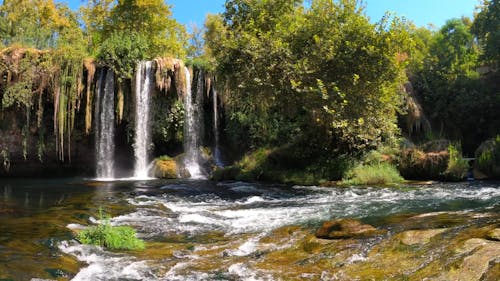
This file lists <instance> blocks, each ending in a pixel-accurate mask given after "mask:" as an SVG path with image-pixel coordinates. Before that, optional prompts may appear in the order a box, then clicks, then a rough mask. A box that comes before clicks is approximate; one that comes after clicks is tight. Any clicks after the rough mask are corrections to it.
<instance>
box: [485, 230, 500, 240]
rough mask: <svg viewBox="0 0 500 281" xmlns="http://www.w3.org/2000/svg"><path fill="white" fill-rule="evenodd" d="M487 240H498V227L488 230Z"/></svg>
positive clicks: (499, 232) (499, 235) (499, 231)
mask: <svg viewBox="0 0 500 281" xmlns="http://www.w3.org/2000/svg"><path fill="white" fill-rule="evenodd" d="M487 238H488V240H493V241H500V228H495V229H493V230H492V231H490V232H488V237H487Z"/></svg>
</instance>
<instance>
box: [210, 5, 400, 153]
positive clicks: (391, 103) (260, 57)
mask: <svg viewBox="0 0 500 281" xmlns="http://www.w3.org/2000/svg"><path fill="white" fill-rule="evenodd" d="M206 29H207V32H206V33H205V41H206V42H207V45H208V46H209V53H210V54H211V55H212V56H214V57H215V59H216V61H217V70H218V73H219V75H220V78H222V79H223V80H224V82H225V83H226V85H227V86H228V87H227V88H228V91H227V93H226V96H225V98H226V101H227V108H226V109H227V110H228V112H229V122H228V131H229V133H230V135H231V136H232V137H233V138H235V139H239V140H240V143H241V141H242V140H246V139H247V138H249V139H250V141H251V144H252V145H253V146H255V147H257V146H262V145H284V144H287V143H288V144H290V143H292V144H293V143H296V144H299V143H300V144H301V146H302V150H301V151H304V150H308V149H310V150H314V151H316V152H318V151H323V152H324V151H325V150H326V151H344V152H353V151H359V150H360V149H363V148H365V147H368V146H376V145H378V144H379V143H380V142H382V141H383V140H386V139H387V138H390V137H392V136H394V135H395V134H397V127H396V125H395V117H396V111H397V109H398V107H399V104H400V100H401V99H400V97H399V92H398V88H397V86H398V82H399V81H400V80H401V79H402V78H403V76H404V72H403V70H404V67H405V65H406V59H405V55H404V52H405V50H407V49H408V48H409V47H408V46H406V44H408V42H407V41H408V40H409V39H408V38H409V35H408V34H407V28H406V27H405V24H404V23H402V22H399V23H398V22H388V21H385V22H384V23H380V24H378V25H374V24H371V23H370V22H369V20H368V18H367V17H366V16H365V15H364V14H363V10H362V8H360V7H359V6H358V5H357V2H356V1H350V0H343V1H331V0H316V1H312V3H311V5H310V7H304V6H303V3H302V1H285V0H230V1H226V10H225V12H224V13H223V14H222V15H220V16H217V15H216V16H210V17H208V18H207V21H206ZM306 143H307V145H305V146H304V144H306Z"/></svg>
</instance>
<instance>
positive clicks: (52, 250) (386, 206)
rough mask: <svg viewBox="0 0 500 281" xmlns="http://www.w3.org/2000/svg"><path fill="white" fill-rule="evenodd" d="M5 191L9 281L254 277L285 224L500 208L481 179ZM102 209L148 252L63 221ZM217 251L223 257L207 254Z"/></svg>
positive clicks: (138, 184)
mask: <svg viewBox="0 0 500 281" xmlns="http://www.w3.org/2000/svg"><path fill="white" fill-rule="evenodd" d="M0 189H1V190H3V192H0V194H1V198H0V279H13V280H25V279H30V278H49V279H50V278H52V279H54V278H62V279H71V278H74V279H75V280H116V279H120V278H121V279H127V280H158V279H163V280H206V279H212V278H215V277H217V276H216V275H217V274H219V273H220V272H222V273H220V274H222V275H221V276H222V277H224V276H226V275H227V274H229V275H227V276H233V277H234V276H240V277H241V278H243V279H245V278H250V277H252V276H253V277H252V278H254V277H255V276H257V275H256V273H255V272H254V271H251V270H250V269H249V267H248V265H247V264H245V260H244V258H250V257H254V256H255V255H259V253H262V252H265V251H275V250H277V249H282V248H285V247H287V246H289V243H291V242H293V241H290V240H289V239H288V240H283V241H282V242H280V244H276V243H275V242H272V243H271V242H267V243H264V242H263V241H264V240H266V239H267V238H266V237H267V236H268V235H270V234H271V233H273V232H274V231H275V230H277V229H279V228H282V227H285V226H291V225H303V226H314V227H315V226H317V225H318V224H319V223H320V222H321V221H323V220H327V219H331V218H341V217H353V218H359V219H362V220H364V221H365V222H370V223H371V224H374V225H383V224H385V223H387V218H388V217H391V216H393V217H397V216H403V217H404V216H405V215H406V214H422V213H429V212H439V211H446V212H461V213H472V212H479V213H498V211H499V209H500V200H499V199H500V188H499V185H498V184H496V183H479V182H478V183H472V184H471V183H458V184H435V185H431V186H420V187H405V188H399V189H394V188H370V187H368V188H357V187H353V188H319V187H300V186H295V187H289V186H280V185H263V184H249V183H243V182H223V183H216V182H210V181H190V180H184V181H181V180H179V181H163V180H156V181H120V182H95V181H88V180H85V179H52V180H46V179H44V180H9V181H5V180H4V181H0ZM100 207H102V208H103V209H104V210H105V211H106V212H108V213H109V214H110V215H111V216H112V217H113V218H112V219H111V222H112V224H115V225H132V226H133V227H135V228H136V229H137V230H138V234H139V236H140V237H142V238H144V239H146V241H147V243H148V244H147V245H148V246H147V250H146V251H145V252H144V253H112V252H109V251H105V250H102V249H98V248H96V247H91V246H82V245H79V244H78V243H77V242H75V241H74V240H73V239H72V238H73V233H72V230H70V229H69V228H68V227H67V226H68V225H75V224H79V225H88V224H90V223H91V220H90V218H91V217H95V216H96V214H97V213H98V209H99V208H100ZM186 249H189V250H186ZM215 253H217V254H216V256H213V255H215ZM219 254H220V255H222V256H223V257H224V262H222V261H221V262H220V263H214V261H211V260H212V259H214V258H215V259H217V257H218V256H217V255H219ZM207 257H209V258H210V259H208V260H205V259H207ZM362 259H363V257H359V260H362ZM197 261H198V262H197ZM210 261H211V262H212V263H213V264H211V263H210ZM80 262H83V264H81V263H80ZM226 263H227V264H226ZM201 264H204V266H205V267H203V266H201ZM27 265H29V266H27ZM194 269H196V271H193V270H194ZM214 270H215V273H214ZM217 272H219V273H217ZM216 273H217V274H216ZM214 274H215V275H214ZM225 274H226V275H225ZM227 276H226V277H227ZM245 276H246V277H245ZM258 276H260V279H265V276H271V275H269V273H268V272H267V273H265V272H264V273H262V272H261V273H260V275H258ZM219 277H220V276H219ZM255 278H256V277H255ZM256 279H259V278H256Z"/></svg>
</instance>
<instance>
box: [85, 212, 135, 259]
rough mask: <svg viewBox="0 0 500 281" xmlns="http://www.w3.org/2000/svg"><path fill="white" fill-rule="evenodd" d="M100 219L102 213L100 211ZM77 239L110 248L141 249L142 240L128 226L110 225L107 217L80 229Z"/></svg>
mask: <svg viewBox="0 0 500 281" xmlns="http://www.w3.org/2000/svg"><path fill="white" fill-rule="evenodd" d="M100 215H101V220H102V213H101V212H100ZM77 239H78V240H79V241H80V242H81V243H82V244H89V245H96V246H101V247H105V248H108V249H111V250H142V249H144V241H142V240H141V239H138V238H137V236H136V232H135V230H134V229H133V228H131V227H129V226H112V225H111V224H110V222H109V219H105V222H104V223H103V224H99V225H96V226H92V227H89V228H87V229H84V230H82V231H80V232H79V233H78V235H77Z"/></svg>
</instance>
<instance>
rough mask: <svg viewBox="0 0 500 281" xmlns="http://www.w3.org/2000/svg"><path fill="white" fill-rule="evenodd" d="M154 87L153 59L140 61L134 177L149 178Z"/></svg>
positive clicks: (137, 84) (136, 77)
mask: <svg viewBox="0 0 500 281" xmlns="http://www.w3.org/2000/svg"><path fill="white" fill-rule="evenodd" d="M152 89H153V68H152V62H151V61H143V62H140V63H139V65H138V67H137V73H136V76H135V96H136V101H135V137H134V156H135V166H134V177H135V178H148V170H149V167H148V165H149V158H148V150H149V145H150V143H151V126H150V116H149V115H150V114H149V108H150V98H151V90H152Z"/></svg>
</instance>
